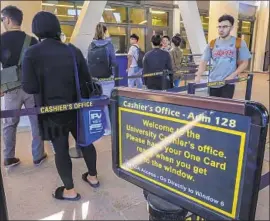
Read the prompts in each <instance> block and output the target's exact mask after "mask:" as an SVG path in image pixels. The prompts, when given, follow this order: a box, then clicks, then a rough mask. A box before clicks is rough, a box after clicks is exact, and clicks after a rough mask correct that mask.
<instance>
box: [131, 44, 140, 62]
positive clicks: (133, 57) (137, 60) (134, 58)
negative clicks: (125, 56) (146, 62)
mask: <svg viewBox="0 0 270 221" xmlns="http://www.w3.org/2000/svg"><path fill="white" fill-rule="evenodd" d="M132 46H134V47H135V48H137V49H138V59H136V58H135V56H134V55H133V58H134V59H135V61H136V62H137V65H138V60H139V53H140V48H139V47H138V46H137V45H131V47H132Z"/></svg>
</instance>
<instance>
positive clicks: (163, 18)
mask: <svg viewBox="0 0 270 221" xmlns="http://www.w3.org/2000/svg"><path fill="white" fill-rule="evenodd" d="M150 13H151V15H152V25H153V26H161V27H167V26H168V24H169V13H168V12H166V11H161V10H156V9H150Z"/></svg>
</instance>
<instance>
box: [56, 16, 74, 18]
mask: <svg viewBox="0 0 270 221" xmlns="http://www.w3.org/2000/svg"><path fill="white" fill-rule="evenodd" d="M56 16H57V17H62V18H63V17H64V18H74V17H75V16H74V15H56Z"/></svg>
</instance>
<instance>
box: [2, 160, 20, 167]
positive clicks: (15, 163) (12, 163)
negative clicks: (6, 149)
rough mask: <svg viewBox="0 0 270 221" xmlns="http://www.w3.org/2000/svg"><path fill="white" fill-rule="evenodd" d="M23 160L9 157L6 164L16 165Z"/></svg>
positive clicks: (8, 165)
mask: <svg viewBox="0 0 270 221" xmlns="http://www.w3.org/2000/svg"><path fill="white" fill-rule="evenodd" d="M20 163H21V161H20V159H19V158H15V157H14V158H7V159H5V160H4V166H5V167H7V168H9V167H14V166H17V165H18V164H20Z"/></svg>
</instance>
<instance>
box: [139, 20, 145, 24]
mask: <svg viewBox="0 0 270 221" xmlns="http://www.w3.org/2000/svg"><path fill="white" fill-rule="evenodd" d="M146 22H147V20H144V21H142V22H140V23H139V25H142V24H145V23H146Z"/></svg>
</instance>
